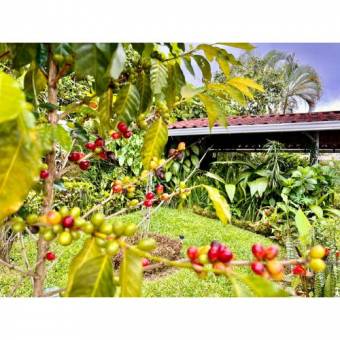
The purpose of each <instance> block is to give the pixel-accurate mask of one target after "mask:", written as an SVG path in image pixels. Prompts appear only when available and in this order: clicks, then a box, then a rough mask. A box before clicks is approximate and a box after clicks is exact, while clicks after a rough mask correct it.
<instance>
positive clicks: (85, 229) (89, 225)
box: [81, 222, 95, 234]
mask: <svg viewBox="0 0 340 340" xmlns="http://www.w3.org/2000/svg"><path fill="white" fill-rule="evenodd" d="M81 228H82V230H83V232H84V233H85V234H93V232H94V230H95V228H94V225H93V224H92V223H91V222H86V223H85V224H83V225H82V227H81Z"/></svg>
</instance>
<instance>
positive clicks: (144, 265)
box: [142, 258, 151, 267]
mask: <svg viewBox="0 0 340 340" xmlns="http://www.w3.org/2000/svg"><path fill="white" fill-rule="evenodd" d="M150 263H151V262H150V261H149V260H148V259H145V258H144V259H142V266H143V267H146V266H149V265H150Z"/></svg>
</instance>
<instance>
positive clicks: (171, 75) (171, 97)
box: [164, 63, 185, 110]
mask: <svg viewBox="0 0 340 340" xmlns="http://www.w3.org/2000/svg"><path fill="white" fill-rule="evenodd" d="M184 84H185V78H184V75H183V72H182V70H181V68H180V66H179V64H178V63H175V64H170V63H169V64H168V84H167V86H166V88H165V90H164V94H165V100H166V102H167V105H168V108H169V109H170V110H171V109H172V107H173V105H174V103H175V102H176V97H179V96H180V94H181V88H182V86H183V85H184Z"/></svg>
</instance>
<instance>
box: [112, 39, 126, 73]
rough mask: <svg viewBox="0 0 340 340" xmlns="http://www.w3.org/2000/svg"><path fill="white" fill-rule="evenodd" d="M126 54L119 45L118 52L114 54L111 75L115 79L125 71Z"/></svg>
mask: <svg viewBox="0 0 340 340" xmlns="http://www.w3.org/2000/svg"><path fill="white" fill-rule="evenodd" d="M125 60H126V54H125V51H124V48H123V45H122V44H118V46H117V48H116V50H115V51H114V52H113V54H112V58H111V62H110V66H109V75H110V77H111V78H113V79H118V78H119V76H120V74H121V73H122V71H123V69H124V64H125Z"/></svg>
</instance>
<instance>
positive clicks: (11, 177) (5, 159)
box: [0, 72, 41, 220]
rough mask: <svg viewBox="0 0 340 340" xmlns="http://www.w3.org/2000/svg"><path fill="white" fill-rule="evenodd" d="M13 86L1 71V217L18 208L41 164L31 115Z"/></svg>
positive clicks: (38, 145)
mask: <svg viewBox="0 0 340 340" xmlns="http://www.w3.org/2000/svg"><path fill="white" fill-rule="evenodd" d="M16 86H17V83H16V81H15V80H14V79H12V78H11V77H10V76H9V75H6V74H4V73H2V72H0V98H1V100H0V102H1V105H0V106H1V113H0V117H1V123H0V150H1V157H0V207H1V209H0V220H2V219H3V218H5V217H7V216H9V215H10V214H12V213H14V212H16V211H17V210H18V209H19V208H20V206H21V204H22V202H23V201H24V199H25V198H26V196H27V194H28V192H29V191H30V189H31V187H32V185H33V184H34V182H35V180H36V178H37V176H38V174H39V170H40V165H41V148H40V144H39V139H38V136H37V132H36V130H35V129H34V118H33V115H32V114H31V113H30V112H28V111H27V108H28V105H26V103H25V101H24V99H23V98H24V94H23V93H22V92H21V91H18V89H17V87H16ZM6 94H10V95H9V96H7V95H6ZM11 108H13V111H12V112H11V113H10V112H7V110H10V109H11ZM9 117H11V120H9Z"/></svg>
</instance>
